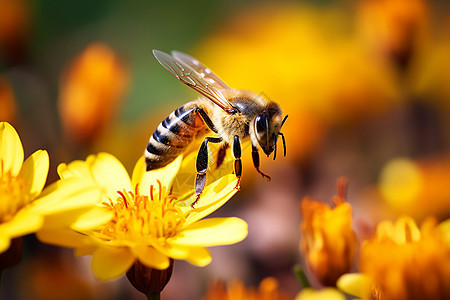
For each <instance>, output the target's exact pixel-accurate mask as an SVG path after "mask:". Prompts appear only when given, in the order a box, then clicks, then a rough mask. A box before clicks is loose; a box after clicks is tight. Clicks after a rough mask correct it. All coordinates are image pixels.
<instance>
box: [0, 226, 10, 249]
mask: <svg viewBox="0 0 450 300" xmlns="http://www.w3.org/2000/svg"><path fill="white" fill-rule="evenodd" d="M9 245H11V239H9V238H6V236H4V235H3V233H2V232H1V231H0V254H1V253H3V252H5V251H6V250H8V248H9Z"/></svg>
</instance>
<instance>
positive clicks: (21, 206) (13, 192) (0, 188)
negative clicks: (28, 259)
mask: <svg viewBox="0 0 450 300" xmlns="http://www.w3.org/2000/svg"><path fill="white" fill-rule="evenodd" d="M23 159H24V153H23V147H22V143H21V141H20V138H19V135H18V134H17V132H16V130H15V129H14V128H13V127H12V126H11V125H10V124H9V123H6V122H0V174H1V178H0V253H2V252H4V251H6V250H7V249H8V247H9V246H10V243H11V239H13V238H16V237H20V236H22V235H26V234H29V233H32V232H35V231H36V230H38V229H39V228H40V227H41V225H42V221H43V217H42V215H41V214H37V213H36V212H35V210H34V209H33V206H32V204H33V201H35V199H36V197H37V196H38V195H39V194H40V193H41V191H42V189H43V188H44V185H45V182H46V180H47V173H48V168H49V158H48V154H47V151H45V150H38V151H36V152H34V153H33V154H32V155H31V156H30V157H28V158H27V160H25V162H24V161H23Z"/></svg>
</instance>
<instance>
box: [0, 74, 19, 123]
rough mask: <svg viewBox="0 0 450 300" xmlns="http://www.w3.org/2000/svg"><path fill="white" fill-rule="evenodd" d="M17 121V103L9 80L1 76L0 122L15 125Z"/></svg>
mask: <svg viewBox="0 0 450 300" xmlns="http://www.w3.org/2000/svg"><path fill="white" fill-rule="evenodd" d="M15 119H16V101H15V97H14V92H13V89H12V86H11V83H10V82H9V80H8V79H7V78H6V77H4V76H0V120H1V121H6V122H9V123H14V121H15Z"/></svg>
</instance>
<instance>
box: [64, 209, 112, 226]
mask: <svg viewBox="0 0 450 300" xmlns="http://www.w3.org/2000/svg"><path fill="white" fill-rule="evenodd" d="M113 217H114V214H113V213H112V212H111V211H110V210H108V209H106V208H103V207H94V208H91V209H89V210H87V211H86V212H85V213H83V214H81V215H80V216H79V217H78V218H77V219H76V221H75V222H73V223H72V225H71V227H70V228H72V229H73V230H76V231H83V230H89V229H92V228H95V227H97V226H99V225H103V224H105V223H107V222H109V221H110V220H111V219H112V218H113Z"/></svg>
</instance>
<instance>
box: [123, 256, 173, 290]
mask: <svg viewBox="0 0 450 300" xmlns="http://www.w3.org/2000/svg"><path fill="white" fill-rule="evenodd" d="M172 270H173V259H170V265H169V267H168V268H167V269H164V270H158V269H152V268H150V267H147V266H146V265H144V264H143V263H141V262H140V261H139V260H136V261H135V263H134V264H133V266H132V267H131V268H130V269H129V270H128V272H127V278H128V280H129V281H130V283H131V284H132V285H133V286H134V287H135V288H136V289H137V290H138V291H140V292H141V293H143V294H145V295H150V294H153V293H160V292H161V291H162V290H163V289H164V287H165V286H166V284H167V283H168V282H169V280H170V277H171V276H172Z"/></svg>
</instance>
